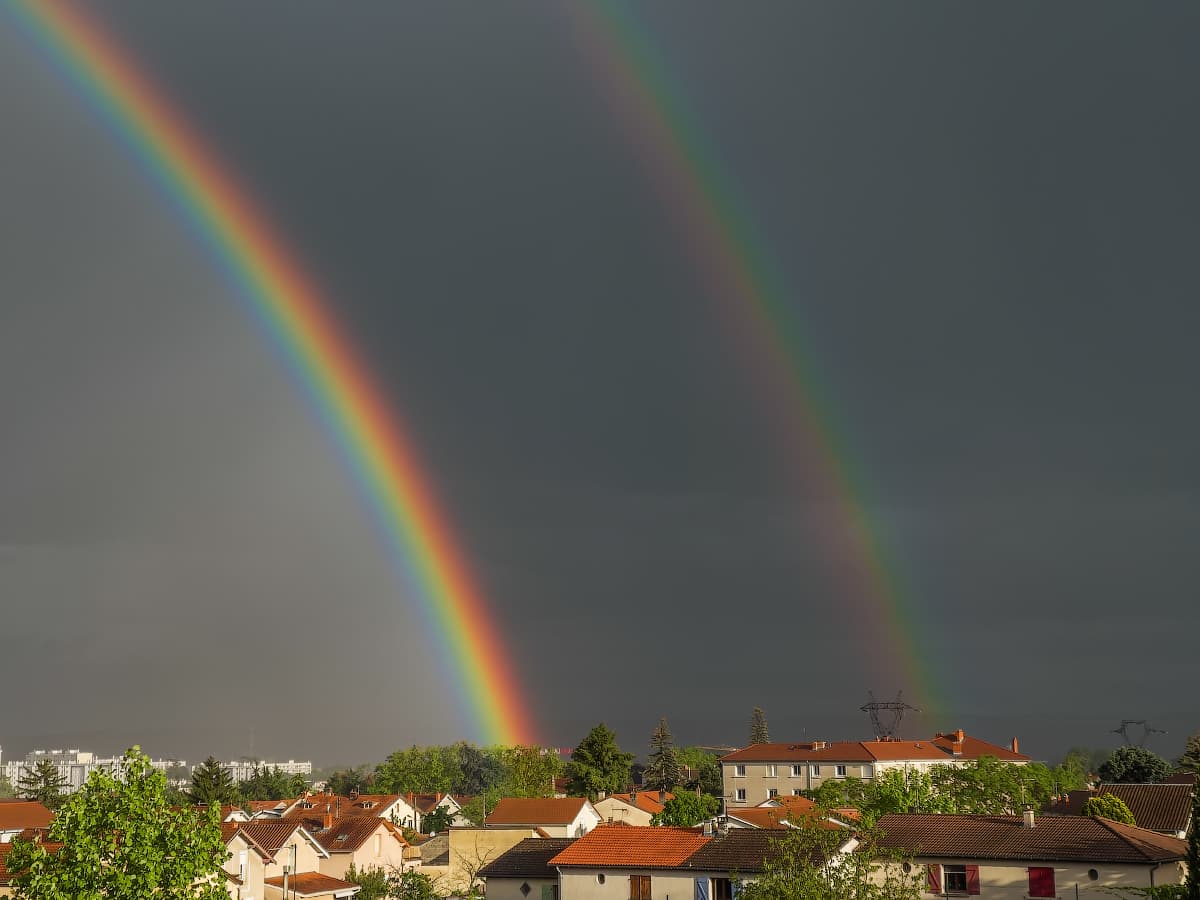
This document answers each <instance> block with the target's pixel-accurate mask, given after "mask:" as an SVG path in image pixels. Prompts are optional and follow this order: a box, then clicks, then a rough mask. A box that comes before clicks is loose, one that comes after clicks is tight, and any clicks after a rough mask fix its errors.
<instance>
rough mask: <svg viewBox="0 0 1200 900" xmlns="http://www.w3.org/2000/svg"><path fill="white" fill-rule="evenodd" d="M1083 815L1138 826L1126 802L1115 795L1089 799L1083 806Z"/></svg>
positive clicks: (1102, 795)
mask: <svg viewBox="0 0 1200 900" xmlns="http://www.w3.org/2000/svg"><path fill="white" fill-rule="evenodd" d="M1083 814H1084V815H1085V816H1092V817H1094V818H1101V819H1112V820H1113V821H1114V822H1122V823H1124V824H1126V825H1136V824H1137V823H1136V822H1134V821H1133V813H1131V812H1130V811H1129V807H1128V806H1126V805H1125V801H1124V800H1122V799H1121V798H1120V797H1118V796H1116V795H1115V794H1100V795H1099V796H1096V797H1088V798H1087V801H1086V802H1085V803H1084V804H1083Z"/></svg>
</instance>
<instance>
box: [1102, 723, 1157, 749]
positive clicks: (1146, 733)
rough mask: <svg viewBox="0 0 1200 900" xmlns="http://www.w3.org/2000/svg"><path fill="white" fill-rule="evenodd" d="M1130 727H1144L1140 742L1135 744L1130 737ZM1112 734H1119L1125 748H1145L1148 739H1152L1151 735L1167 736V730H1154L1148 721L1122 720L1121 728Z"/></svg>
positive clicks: (1115, 729) (1114, 730)
mask: <svg viewBox="0 0 1200 900" xmlns="http://www.w3.org/2000/svg"><path fill="white" fill-rule="evenodd" d="M1130 725H1141V726H1142V736H1141V737H1140V738H1139V739H1138V742H1137V743H1136V744H1135V743H1134V742H1133V739H1132V738H1131V737H1130V736H1129V726H1130ZM1111 733H1112V734H1119V735H1120V736H1121V740H1123V741H1124V742H1125V743H1124V744H1123V746H1125V747H1145V746H1146V738H1148V737H1150V735H1152V734H1166V733H1167V732H1166V730H1165V729H1162V728H1152V727H1151V726H1150V723H1149V722H1148V721H1146V720H1145V719H1122V720H1121V727H1120V728H1114V729H1113V730H1112V732H1111Z"/></svg>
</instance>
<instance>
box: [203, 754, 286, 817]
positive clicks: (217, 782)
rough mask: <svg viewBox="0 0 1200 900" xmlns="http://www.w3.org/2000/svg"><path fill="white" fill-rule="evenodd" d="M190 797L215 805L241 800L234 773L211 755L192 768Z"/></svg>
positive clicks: (232, 803) (230, 803)
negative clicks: (234, 780)
mask: <svg viewBox="0 0 1200 900" xmlns="http://www.w3.org/2000/svg"><path fill="white" fill-rule="evenodd" d="M188 798H189V799H190V800H191V801H192V802H193V803H202V804H206V805H208V806H214V807H216V806H227V805H236V804H237V803H240V802H241V798H240V797H239V796H238V789H237V785H236V784H234V783H233V775H232V774H230V772H229V770H228V769H226V768H225V767H224V766H223V765H221V763H220V761H219V760H218V759H217V758H216V757H215V756H210V757H209V758H208V759H206V760H204V762H202V763H201V764H200V765H198V766H197V767H196V768H195V769H194V770H192V788H191V790H190V791H188ZM267 799H273V798H267Z"/></svg>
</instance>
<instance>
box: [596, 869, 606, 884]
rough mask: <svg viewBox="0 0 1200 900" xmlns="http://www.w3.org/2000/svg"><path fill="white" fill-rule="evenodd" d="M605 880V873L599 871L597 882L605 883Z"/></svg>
mask: <svg viewBox="0 0 1200 900" xmlns="http://www.w3.org/2000/svg"><path fill="white" fill-rule="evenodd" d="M605 880H606V879H605V878H604V873H603V872H599V873H598V874H597V875H596V884H604V882H605Z"/></svg>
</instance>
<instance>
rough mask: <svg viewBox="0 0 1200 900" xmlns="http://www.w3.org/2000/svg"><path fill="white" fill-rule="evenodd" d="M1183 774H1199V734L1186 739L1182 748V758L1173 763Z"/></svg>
mask: <svg viewBox="0 0 1200 900" xmlns="http://www.w3.org/2000/svg"><path fill="white" fill-rule="evenodd" d="M1175 765H1177V766H1179V768H1180V769H1182V770H1183V771H1184V772H1200V734H1193V735H1192V736H1191V737H1190V738H1188V739H1187V746H1186V747H1184V748H1183V756H1181V757H1179V759H1177V760H1176V761H1175Z"/></svg>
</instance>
